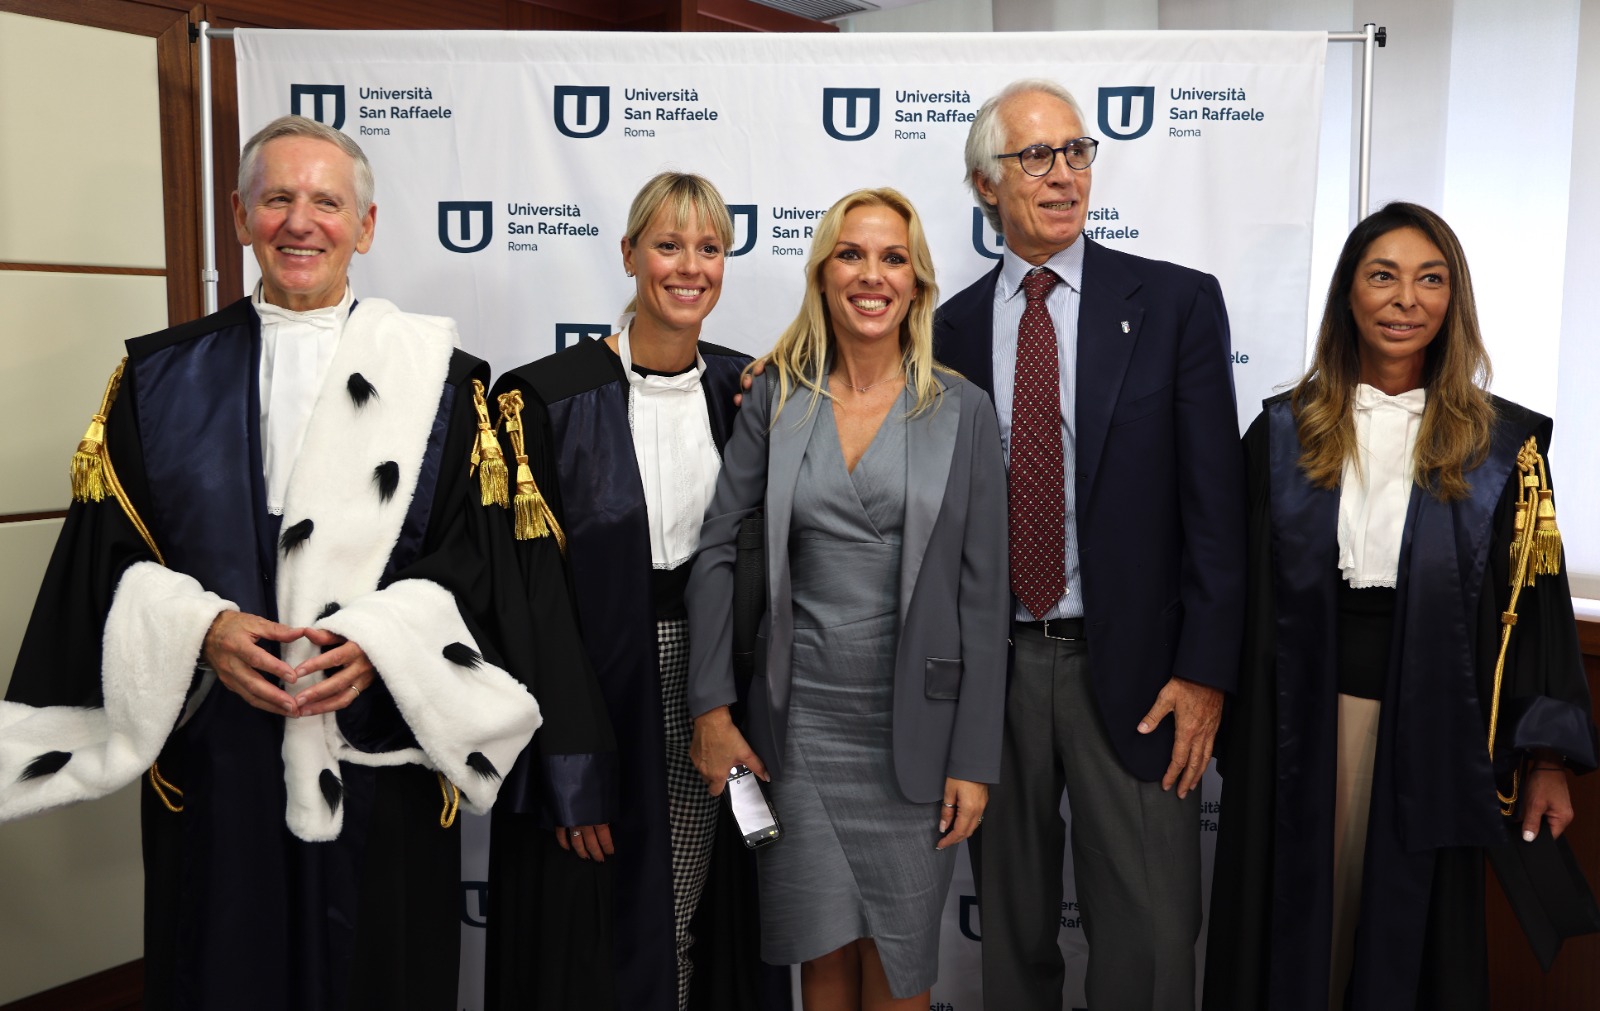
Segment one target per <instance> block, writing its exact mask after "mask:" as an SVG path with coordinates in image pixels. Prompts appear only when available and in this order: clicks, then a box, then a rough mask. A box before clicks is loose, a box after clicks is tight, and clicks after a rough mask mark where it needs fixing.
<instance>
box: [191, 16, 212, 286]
mask: <svg viewBox="0 0 1600 1011" xmlns="http://www.w3.org/2000/svg"><path fill="white" fill-rule="evenodd" d="M210 31H211V25H210V23H209V22H206V21H202V22H200V31H199V34H198V37H197V38H196V40H195V41H197V42H198V43H199V44H200V190H201V196H202V202H201V205H200V232H201V237H202V241H201V246H200V296H201V300H202V305H203V307H204V309H205V313H206V315H207V316H209V315H211V314H212V313H214V312H216V311H217V180H216V171H215V169H214V168H213V167H212V164H213V163H212V146H213V138H212V136H211V132H212V131H211V36H210Z"/></svg>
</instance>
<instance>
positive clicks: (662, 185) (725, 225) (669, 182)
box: [623, 172, 733, 312]
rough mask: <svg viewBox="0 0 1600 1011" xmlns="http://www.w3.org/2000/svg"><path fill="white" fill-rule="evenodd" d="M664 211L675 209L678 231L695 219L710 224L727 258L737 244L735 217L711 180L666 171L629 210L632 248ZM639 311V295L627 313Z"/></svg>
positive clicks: (674, 222) (642, 191)
mask: <svg viewBox="0 0 1600 1011" xmlns="http://www.w3.org/2000/svg"><path fill="white" fill-rule="evenodd" d="M663 208H670V209H671V211H672V227H674V228H684V227H686V226H687V225H688V224H689V218H690V217H691V216H693V217H698V218H699V219H700V221H701V223H702V224H705V225H710V226H711V230H712V231H713V232H715V233H716V234H717V241H718V242H720V243H722V253H723V255H724V256H726V255H727V253H728V247H729V246H731V245H733V218H732V216H730V215H729V214H728V205H727V204H725V203H723V201H722V194H721V193H718V192H717V188H716V187H715V186H713V185H711V181H710V180H709V179H707V178H705V177H704V176H697V175H695V174H694V173H692V172H662V173H660V174H659V175H656V176H654V177H653V178H652V179H651V180H650V181H649V182H647V183H645V184H644V186H643V187H642V188H641V189H640V190H639V192H638V194H637V195H635V196H634V198H633V204H632V206H630V207H629V208H628V224H627V231H626V232H625V233H624V237H625V238H626V239H627V240H628V244H629V245H630V246H638V245H639V240H640V239H641V238H642V237H643V236H644V230H645V229H646V228H649V227H650V222H652V221H654V220H655V217H656V215H657V214H659V213H660V212H661V210H662V209H663ZM638 308H639V298H638V296H637V295H635V296H634V297H633V298H630V299H628V306H627V308H626V309H624V310H623V312H633V311H635V310H636V309H638Z"/></svg>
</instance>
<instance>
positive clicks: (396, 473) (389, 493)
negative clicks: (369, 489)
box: [372, 460, 400, 502]
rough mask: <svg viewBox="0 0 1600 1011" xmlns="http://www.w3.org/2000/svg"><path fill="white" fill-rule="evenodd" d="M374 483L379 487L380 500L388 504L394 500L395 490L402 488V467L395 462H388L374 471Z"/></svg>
mask: <svg viewBox="0 0 1600 1011" xmlns="http://www.w3.org/2000/svg"><path fill="white" fill-rule="evenodd" d="M372 483H373V484H375V485H377V486H378V498H379V499H380V500H381V501H384V502H387V501H389V500H390V499H392V498H394V490H395V489H396V488H398V487H400V465H399V464H398V463H395V462H394V461H393V460H386V461H384V462H383V463H380V464H378V465H377V466H376V467H374V468H373V470H372Z"/></svg>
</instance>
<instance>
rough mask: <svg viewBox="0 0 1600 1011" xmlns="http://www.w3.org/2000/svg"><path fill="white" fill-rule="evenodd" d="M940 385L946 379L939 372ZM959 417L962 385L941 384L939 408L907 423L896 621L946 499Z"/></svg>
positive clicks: (903, 611)
mask: <svg viewBox="0 0 1600 1011" xmlns="http://www.w3.org/2000/svg"><path fill="white" fill-rule="evenodd" d="M939 382H940V384H941V385H943V383H944V380H943V379H942V378H939ZM960 422H961V387H960V386H945V388H944V396H943V397H942V398H941V399H940V402H939V405H938V409H937V410H935V411H933V412H932V413H929V414H924V415H922V416H920V417H917V418H913V419H911V420H910V421H909V422H908V423H907V425H906V518H905V526H904V528H903V533H902V536H901V542H900V627H901V628H902V629H903V628H905V627H906V612H907V610H908V609H909V608H910V606H911V595H912V593H913V592H915V590H916V588H917V576H918V574H919V573H921V571H922V559H923V557H924V556H925V555H926V554H927V553H928V541H929V540H931V539H932V537H933V525H934V523H935V522H936V521H937V520H938V519H939V508H940V507H941V506H942V505H944V500H945V486H946V485H947V484H949V481H950V464H951V461H952V459H953V458H954V457H955V450H956V434H957V431H958V429H959V427H960Z"/></svg>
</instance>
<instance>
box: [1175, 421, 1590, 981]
mask: <svg viewBox="0 0 1600 1011" xmlns="http://www.w3.org/2000/svg"><path fill="white" fill-rule="evenodd" d="M1494 404H1495V410H1496V415H1497V417H1496V422H1495V426H1494V429H1493V433H1492V444H1491V449H1490V452H1489V456H1488V459H1486V460H1485V461H1484V462H1483V463H1482V464H1480V465H1479V466H1478V467H1476V468H1474V469H1473V470H1472V471H1470V472H1469V473H1468V475H1467V477H1468V480H1469V481H1470V482H1471V485H1472V492H1471V494H1470V496H1469V497H1468V498H1467V499H1465V500H1463V501H1459V502H1454V503H1443V502H1440V501H1439V500H1438V499H1436V498H1434V497H1433V496H1431V495H1428V494H1426V493H1425V492H1423V491H1422V490H1421V489H1418V488H1413V489H1412V496H1411V502H1410V506H1409V510H1408V512H1407V515H1406V520H1405V532H1404V536H1403V541H1402V546H1401V553H1400V570H1399V579H1398V583H1397V587H1396V600H1397V602H1396V610H1395V625H1394V628H1395V631H1394V641H1393V644H1392V646H1391V650H1390V665H1389V672H1388V677H1387V682H1386V685H1385V694H1384V697H1383V700H1382V703H1383V708H1382V715H1381V717H1380V724H1379V731H1378V744H1377V755H1376V765H1375V770H1374V777H1373V784H1372V803H1371V811H1370V821H1369V827H1368V836H1367V844H1366V845H1367V848H1366V865H1365V869H1364V873H1363V882H1362V896H1361V918H1360V923H1359V927H1358V932H1357V939H1356V952H1355V962H1354V967H1353V969H1352V975H1351V982H1350V986H1349V991H1348V992H1349V998H1348V999H1349V1002H1350V1003H1349V1006H1350V1007H1351V1008H1354V1009H1356V1011H1375V1009H1395V1011H1399V1009H1407V1011H1410V1009H1414V1008H1440V1009H1446V1008H1447V1009H1451V1011H1460V1009H1471V1008H1475V1007H1476V1008H1482V1007H1487V1000H1488V996H1487V992H1488V983H1487V975H1486V968H1485V951H1484V943H1485V942H1484V907H1483V901H1484V895H1483V875H1484V867H1483V854H1484V851H1485V849H1486V848H1487V847H1492V846H1496V845H1503V844H1505V843H1506V840H1507V838H1508V835H1509V836H1513V837H1517V838H1518V839H1520V830H1521V818H1520V812H1519V813H1518V815H1517V816H1516V817H1514V818H1513V819H1505V818H1502V817H1501V815H1500V805H1499V803H1498V801H1497V800H1496V795H1495V790H1496V785H1497V782H1498V783H1499V786H1500V788H1501V789H1509V786H1510V772H1511V769H1512V767H1513V766H1514V764H1515V763H1516V762H1517V761H1518V760H1519V756H1520V755H1521V754H1523V753H1525V752H1526V751H1527V750H1531V749H1534V748H1540V747H1549V748H1552V749H1554V750H1556V751H1557V752H1559V753H1561V754H1564V755H1565V756H1566V757H1567V761H1568V764H1569V765H1570V766H1571V767H1572V768H1573V769H1574V770H1575V771H1579V772H1583V771H1588V770H1590V769H1592V768H1594V765H1595V752H1596V748H1595V731H1594V726H1593V724H1592V723H1591V722H1590V715H1589V694H1588V688H1587V683H1586V681H1585V679H1584V672H1583V667H1582V659H1581V654H1580V652H1579V649H1578V643H1577V632H1576V626H1575V624H1574V621H1573V615H1572V602H1571V596H1570V593H1569V591H1568V588H1567V579H1566V575H1565V573H1564V571H1563V572H1562V573H1561V574H1558V575H1554V576H1541V577H1539V580H1538V582H1537V584H1536V585H1535V586H1533V587H1531V588H1528V589H1524V590H1523V592H1522V595H1521V597H1520V599H1519V603H1518V613H1519V615H1520V618H1519V620H1518V622H1517V626H1516V631H1515V632H1514V634H1513V636H1512V644H1511V650H1510V653H1509V655H1508V657H1507V660H1506V666H1505V678H1504V686H1503V689H1502V706H1501V713H1500V721H1499V731H1498V738H1497V743H1496V756H1495V761H1494V762H1493V763H1491V761H1490V759H1489V756H1488V752H1487V748H1486V746H1485V744H1486V732H1487V727H1488V720H1489V706H1490V702H1491V696H1492V692H1493V685H1494V667H1495V660H1496V657H1497V655H1498V651H1499V635H1500V621H1499V616H1500V613H1501V611H1502V610H1504V608H1505V607H1506V605H1507V602H1508V600H1509V597H1510V587H1509V585H1508V581H1509V564H1510V560H1509V555H1510V551H1509V544H1510V541H1511V535H1512V525H1513V516H1514V510H1515V501H1516V492H1517V487H1518V481H1517V472H1516V469H1515V466H1514V464H1515V459H1516V455H1517V450H1518V449H1519V448H1520V447H1521V446H1522V444H1523V442H1524V440H1525V439H1526V438H1527V437H1528V436H1530V435H1533V436H1536V437H1537V438H1538V441H1539V447H1540V451H1541V452H1545V451H1546V448H1547V446H1548V442H1549V435H1550V421H1549V419H1547V418H1544V417H1541V416H1540V415H1537V414H1534V413H1533V412H1531V411H1528V410H1526V409H1524V408H1522V407H1520V406H1518V405H1516V404H1513V403H1510V402H1508V401H1504V400H1500V399H1498V398H1496V399H1495V401H1494ZM1265 406H1266V409H1265V410H1264V412H1263V413H1262V414H1261V415H1260V416H1259V417H1258V418H1257V419H1256V421H1255V423H1254V424H1252V425H1251V427H1250V430H1249V431H1248V432H1247V434H1246V435H1245V440H1244V441H1245V451H1246V456H1247V461H1248V470H1247V475H1248V480H1249V503H1250V540H1249V573H1250V581H1249V602H1248V620H1247V624H1246V639H1245V655H1244V663H1243V671H1242V674H1241V677H1240V681H1239V689H1238V693H1237V694H1236V695H1235V696H1234V697H1233V698H1231V699H1230V700H1229V703H1228V711H1227V714H1226V718H1225V721H1224V727H1223V731H1222V733H1221V735H1220V736H1219V739H1218V744H1219V747H1218V756H1219V768H1220V771H1221V772H1222V775H1223V792H1222V817H1221V828H1220V832H1219V836H1218V839H1217V852H1216V869H1215V873H1214V876H1213V885H1212V898H1211V911H1210V926H1209V935H1208V941H1207V956H1206V981H1205V1006H1206V1007H1207V1008H1208V1009H1215V1011H1223V1009H1227V1011H1251V1009H1257V1008H1260V1009H1276V1008H1315V1007H1324V1006H1326V1003H1327V999H1328V989H1329V978H1328V977H1329V971H1330V967H1329V963H1330V955H1329V952H1330V940H1331V910H1332V881H1333V789H1334V780H1335V772H1334V756H1335V749H1336V741H1337V736H1336V734H1337V726H1336V723H1337V718H1336V702H1335V696H1336V693H1337V670H1336V657H1337V627H1336V625H1337V621H1336V617H1335V615H1336V604H1335V592H1336V588H1337V583H1338V580H1339V570H1338V565H1337V559H1338V545H1337V537H1336V523H1337V517H1338V503H1339V493H1338V491H1337V490H1328V489H1319V488H1314V487H1312V486H1311V485H1310V483H1309V482H1308V481H1307V480H1306V478H1305V475H1304V473H1303V472H1302V471H1301V470H1300V468H1299V466H1298V462H1297V461H1298V458H1299V454H1300V446H1299V441H1298V438H1297V436H1296V432H1295V426H1294V418H1293V415H1292V412H1291V410H1290V406H1289V403H1288V399H1287V396H1286V395H1285V396H1280V397H1276V398H1274V399H1272V400H1269V401H1267V402H1266V405H1265ZM1516 845H1522V844H1521V843H1520V841H1518V842H1517V843H1516Z"/></svg>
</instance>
